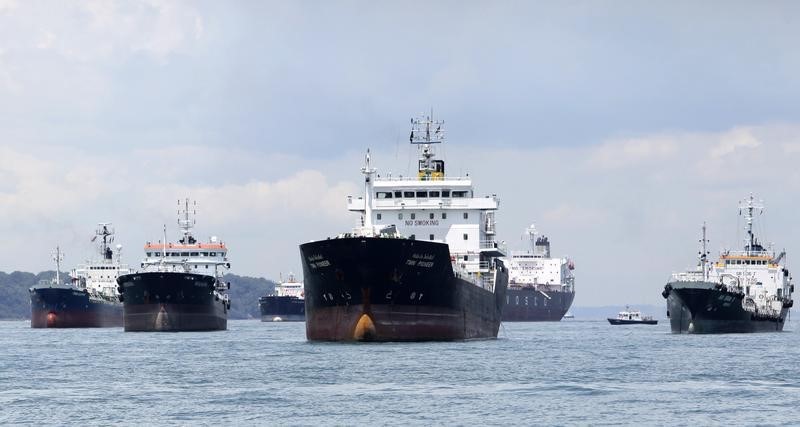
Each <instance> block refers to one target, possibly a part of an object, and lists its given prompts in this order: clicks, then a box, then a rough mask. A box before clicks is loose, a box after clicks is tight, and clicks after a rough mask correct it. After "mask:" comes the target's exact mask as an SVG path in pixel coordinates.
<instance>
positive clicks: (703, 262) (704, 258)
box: [699, 221, 708, 280]
mask: <svg viewBox="0 0 800 427" xmlns="http://www.w3.org/2000/svg"><path fill="white" fill-rule="evenodd" d="M700 244H701V246H702V248H703V251H702V252H700V257H699V258H700V266H701V267H702V269H703V280H707V279H708V250H707V245H708V239H706V222H705V221H703V238H702V239H700Z"/></svg>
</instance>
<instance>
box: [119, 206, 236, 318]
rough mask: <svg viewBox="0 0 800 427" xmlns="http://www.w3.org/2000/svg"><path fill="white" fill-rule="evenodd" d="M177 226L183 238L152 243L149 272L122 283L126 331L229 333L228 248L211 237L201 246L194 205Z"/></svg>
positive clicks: (146, 265)
mask: <svg viewBox="0 0 800 427" xmlns="http://www.w3.org/2000/svg"><path fill="white" fill-rule="evenodd" d="M179 213H181V214H183V216H184V217H183V218H182V219H180V220H179V221H178V223H179V225H180V227H181V231H182V237H181V239H180V240H179V241H178V242H177V243H168V242H167V238H166V228H165V231H164V240H163V241H160V242H157V243H150V242H148V243H147V244H146V245H145V247H144V250H145V259H144V261H143V262H142V267H143V269H144V271H142V272H137V273H132V274H126V275H123V276H120V277H119V278H118V279H117V283H118V284H119V292H120V293H121V299H122V301H123V305H124V323H125V325H124V326H125V331H214V330H224V329H227V327H228V310H229V309H230V304H231V303H230V299H229V297H228V294H227V290H228V287H229V285H228V284H226V283H225V282H224V281H223V280H222V279H223V271H224V270H226V269H228V268H230V263H229V262H228V258H227V253H228V249H227V247H226V246H225V244H224V243H223V242H221V241H218V240H217V238H216V237H211V239H210V240H209V242H208V243H200V242H198V241H197V240H196V239H195V238H194V237H193V236H192V228H193V226H194V224H195V222H194V220H190V219H189V213H190V211H189V201H188V199H187V200H186V201H185V205H184V207H183V210H182V211H179Z"/></svg>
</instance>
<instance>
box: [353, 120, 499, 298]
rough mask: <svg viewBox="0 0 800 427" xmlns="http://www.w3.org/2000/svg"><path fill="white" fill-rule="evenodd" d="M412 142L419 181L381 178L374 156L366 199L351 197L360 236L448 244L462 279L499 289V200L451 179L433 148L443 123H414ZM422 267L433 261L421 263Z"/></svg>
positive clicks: (460, 179) (469, 183) (466, 181)
mask: <svg viewBox="0 0 800 427" xmlns="http://www.w3.org/2000/svg"><path fill="white" fill-rule="evenodd" d="M411 124H412V129H411V136H410V142H411V144H414V145H416V146H417V147H418V150H419V153H420V158H419V168H418V173H417V174H416V176H402V175H397V176H392V175H391V174H389V175H386V176H383V177H382V176H380V175H376V170H375V169H372V168H370V159H369V152H367V158H366V165H365V167H364V168H362V173H363V174H364V175H365V178H366V179H365V196H364V197H357V198H356V197H353V196H348V198H347V208H348V209H349V210H350V211H353V212H358V213H360V214H361V220H360V223H359V226H358V227H357V228H356V229H355V230H354V233H355V234H356V235H363V236H396V237H400V236H402V237H405V238H409V239H416V240H427V241H433V242H441V243H446V244H447V245H448V246H449V250H450V254H451V261H452V263H453V268H454V271H455V272H456V274H458V275H459V276H460V277H462V278H465V279H467V280H470V281H472V282H473V283H475V284H477V285H479V286H482V287H485V288H487V289H490V290H493V287H494V281H493V280H494V274H491V273H493V265H491V264H492V263H491V262H490V259H491V257H497V256H502V255H503V252H502V251H501V249H500V248H498V244H497V242H496V241H495V211H496V210H497V209H498V207H499V204H500V201H499V199H498V198H497V196H496V195H494V194H492V195H487V196H483V197H481V196H476V195H475V190H474V187H473V185H472V180H471V179H470V178H469V174H467V176H463V177H462V176H448V175H446V174H445V164H444V161H443V160H440V159H436V158H435V153H434V150H433V145H434V144H438V143H441V142H443V141H444V130H443V129H442V125H443V124H444V122H443V121H434V120H432V119H431V117H425V118H420V119H412V120H411ZM419 262H428V261H426V260H419Z"/></svg>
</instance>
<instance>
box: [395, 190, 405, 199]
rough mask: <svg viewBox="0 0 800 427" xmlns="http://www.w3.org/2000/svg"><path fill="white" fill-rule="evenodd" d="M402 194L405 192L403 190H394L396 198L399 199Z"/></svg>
mask: <svg viewBox="0 0 800 427" xmlns="http://www.w3.org/2000/svg"><path fill="white" fill-rule="evenodd" d="M402 194H403V193H402V192H400V191H395V192H394V198H395V199H399V198H400V196H401V195H402Z"/></svg>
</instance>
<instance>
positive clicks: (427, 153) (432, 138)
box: [409, 109, 444, 180]
mask: <svg viewBox="0 0 800 427" xmlns="http://www.w3.org/2000/svg"><path fill="white" fill-rule="evenodd" d="M442 125H444V120H439V121H435V120H433V109H431V115H430V116H427V117H420V118H418V119H411V136H409V142H410V143H411V144H416V145H420V146H421V148H420V149H421V150H422V154H421V155H420V160H419V174H420V179H423V180H430V179H431V175H432V174H433V172H436V168H435V165H434V162H433V156H434V154H435V153H434V152H433V149H432V148H431V144H441V143H442V142H444V130H443V129H442ZM434 126H435V129H434Z"/></svg>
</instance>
